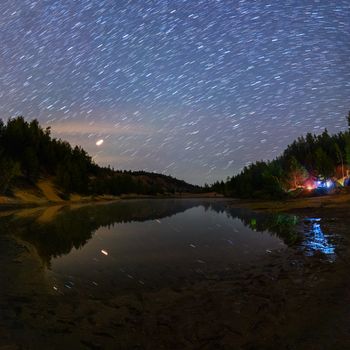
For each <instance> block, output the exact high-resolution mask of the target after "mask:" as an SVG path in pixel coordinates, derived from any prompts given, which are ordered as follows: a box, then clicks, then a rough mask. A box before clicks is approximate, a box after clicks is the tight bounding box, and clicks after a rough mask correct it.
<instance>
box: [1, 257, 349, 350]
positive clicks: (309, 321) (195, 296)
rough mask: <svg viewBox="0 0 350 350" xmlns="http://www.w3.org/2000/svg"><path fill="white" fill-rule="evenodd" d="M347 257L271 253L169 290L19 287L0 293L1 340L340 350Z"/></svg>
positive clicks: (344, 337)
mask: <svg viewBox="0 0 350 350" xmlns="http://www.w3.org/2000/svg"><path fill="white" fill-rule="evenodd" d="M348 263H349V261H348V258H347V257H346V256H344V257H342V258H341V259H340V260H339V261H338V262H330V261H328V260H326V259H325V258H324V257H323V256H321V255H319V256H313V257H305V256H304V255H303V253H302V252H295V251H289V252H288V253H287V254H286V252H284V254H283V256H282V255H281V254H280V253H279V252H275V253H271V254H269V255H268V257H267V258H264V259H263V260H262V261H261V262H260V263H256V264H254V265H251V266H247V267H245V268H237V267H234V266H231V267H228V269H227V270H226V271H217V273H214V274H213V273H212V274H210V275H207V276H203V275H202V276H201V277H200V278H199V277H198V279H197V280H193V281H192V282H190V283H189V282H188V281H187V282H183V281H181V280H179V281H177V286H176V287H175V286H172V287H170V288H166V287H165V288H164V287H163V288H160V289H158V288H157V286H152V287H151V288H149V287H147V286H145V287H143V288H137V289H135V290H132V291H131V290H130V291H128V292H125V291H119V290H118V288H116V289H115V290H111V291H110V295H104V296H103V297H101V296H98V295H94V294H93V293H91V295H90V296H89V295H86V293H84V294H81V293H79V292H64V294H63V293H61V292H55V291H52V292H51V293H43V292H42V289H38V292H33V290H31V291H30V292H28V290H26V289H25V288H24V289H22V292H21V293H19V294H18V293H17V295H16V294H14V293H13V292H12V293H8V294H7V295H4V294H3V293H2V295H1V298H0V305H1V310H2V312H1V316H0V324H1V331H0V334H1V340H0V344H1V345H2V346H8V348H10V349H45V348H50V349H61V348H62V347H63V346H66V347H68V348H76V349H298V350H299V349H308V350H310V349H311V350H312V349H315V350H316V349H317V350H319V349H348V348H349V346H350V337H349V334H350V333H349V332H350V326H349V323H348V314H349V312H350V307H349V305H350V303H349V301H350V296H349V293H348V291H349V287H350V283H349V281H348ZM23 268H24V270H26V269H27V268H26V267H23V266H22V268H21V269H22V271H23ZM13 272H14V271H13ZM22 275H23V273H22ZM24 275H25V274H24ZM23 283H25V282H23V279H22V284H23ZM46 283H47V285H50V283H49V282H48V281H47V280H46ZM23 285H24V284H23ZM39 290H41V291H40V292H39ZM87 294H88V293H87Z"/></svg>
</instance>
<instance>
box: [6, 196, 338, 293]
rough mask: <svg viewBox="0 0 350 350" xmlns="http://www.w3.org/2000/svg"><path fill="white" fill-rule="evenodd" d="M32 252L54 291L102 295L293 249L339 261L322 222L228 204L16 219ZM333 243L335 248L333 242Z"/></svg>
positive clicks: (143, 206)
mask: <svg viewBox="0 0 350 350" xmlns="http://www.w3.org/2000/svg"><path fill="white" fill-rule="evenodd" d="M10 223H11V226H10V227H11V232H13V233H14V234H15V235H16V236H17V237H19V238H20V239H22V240H24V241H25V242H29V243H30V244H31V245H32V246H34V248H35V250H36V251H37V253H38V255H39V257H40V259H41V260H42V262H43V263H44V266H45V270H46V272H47V273H48V274H49V275H50V277H52V282H50V283H51V285H50V286H49V288H52V289H54V290H55V291H59V292H62V293H69V292H72V291H78V292H79V293H82V292H86V293H90V294H91V293H92V294H96V295H98V294H99V293H105V292H109V293H112V294H113V293H115V292H116V291H118V292H120V291H123V290H124V289H132V288H147V287H150V288H159V287H160V286H168V285H176V284H179V283H181V282H182V281H191V280H198V279H201V277H203V276H204V277H208V276H210V275H212V274H215V273H217V272H221V271H225V270H231V269H234V268H236V267H237V266H242V265H243V266H244V265H247V264H253V263H254V262H257V263H258V261H259V260H261V259H264V257H265V256H267V255H269V254H271V253H272V252H275V251H283V250H284V249H286V248H287V247H288V246H295V247H299V248H300V249H302V250H303V252H304V253H305V254H307V255H313V254H314V253H315V252H320V253H322V254H324V255H325V256H326V257H327V258H328V259H330V260H335V259H336V246H335V243H334V242H333V241H334V240H335V236H332V234H324V232H323V231H322V229H321V222H320V219H318V218H310V219H299V218H297V217H296V216H293V215H285V214H279V215H267V214H261V213H260V214H256V213H253V212H250V211H247V210H237V209H231V208H229V207H228V205H227V202H226V201H224V200H207V201H203V200H201V201H198V200H190V199H186V200H178V199H176V200H172V199H168V200H132V201H125V202H118V203H113V204H107V205H89V206H85V207H80V208H79V207H78V208H73V209H69V208H59V207H58V208H56V209H54V207H53V208H49V209H47V210H46V211H39V212H34V213H30V215H29V214H28V213H27V215H25V214H23V213H22V214H18V213H17V214H16V215H15V216H14V217H12V220H11V221H10ZM332 242H333V243H332Z"/></svg>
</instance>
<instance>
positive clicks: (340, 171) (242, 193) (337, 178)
mask: <svg viewBox="0 0 350 350" xmlns="http://www.w3.org/2000/svg"><path fill="white" fill-rule="evenodd" d="M347 121H348V126H349V129H348V131H346V132H339V133H338V134H334V135H330V134H329V133H328V131H327V129H325V130H324V131H323V133H322V134H320V135H314V134H311V133H307V134H306V135H305V136H301V137H299V138H298V139H297V140H295V141H294V142H293V143H292V144H290V145H289V146H288V147H287V148H286V149H285V151H284V152H283V153H282V155H280V156H279V157H277V158H276V159H274V160H272V161H263V160H261V161H257V162H255V163H253V164H250V165H248V166H246V167H244V169H243V170H242V171H241V172H240V173H239V174H237V175H234V176H232V177H229V178H228V179H227V180H226V181H221V182H219V181H218V182H216V183H214V184H213V185H211V187H210V189H211V190H213V191H216V192H219V193H222V194H224V195H225V196H230V197H238V198H271V199H274V198H286V197H288V196H289V197H290V196H296V195H317V194H325V193H328V192H331V191H334V190H335V189H337V188H341V187H344V186H346V185H348V184H349V170H350V112H349V115H348V117H347Z"/></svg>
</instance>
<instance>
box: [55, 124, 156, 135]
mask: <svg viewBox="0 0 350 350" xmlns="http://www.w3.org/2000/svg"><path fill="white" fill-rule="evenodd" d="M51 130H52V133H53V134H54V135H57V136H60V137H61V136H62V135H69V136H73V135H74V136H80V135H104V136H107V135H110V136H121V135H126V136H138V135H142V136H143V135H150V134H152V133H153V132H154V130H153V129H152V128H150V127H147V126H145V125H142V124H136V123H120V122H118V123H114V122H110V121H101V122H87V121H77V120H64V121H59V122H52V123H51Z"/></svg>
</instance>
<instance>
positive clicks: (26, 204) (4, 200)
mask: <svg viewBox="0 0 350 350" xmlns="http://www.w3.org/2000/svg"><path fill="white" fill-rule="evenodd" d="M133 199H226V198H225V197H224V196H222V195H220V194H215V193H179V194H172V195H140V194H123V195H120V196H112V195H100V196H87V197H83V196H76V195H73V198H72V199H70V200H60V201H53V200H47V199H44V198H42V199H40V200H37V201H24V200H18V199H15V198H13V197H0V212H6V211H10V210H11V211H12V210H17V209H19V210H20V209H31V208H47V207H52V206H69V205H82V204H94V203H96V204H99V203H112V202H117V201H124V200H133ZM227 200H228V201H229V200H232V198H227Z"/></svg>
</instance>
